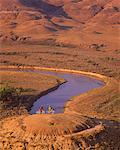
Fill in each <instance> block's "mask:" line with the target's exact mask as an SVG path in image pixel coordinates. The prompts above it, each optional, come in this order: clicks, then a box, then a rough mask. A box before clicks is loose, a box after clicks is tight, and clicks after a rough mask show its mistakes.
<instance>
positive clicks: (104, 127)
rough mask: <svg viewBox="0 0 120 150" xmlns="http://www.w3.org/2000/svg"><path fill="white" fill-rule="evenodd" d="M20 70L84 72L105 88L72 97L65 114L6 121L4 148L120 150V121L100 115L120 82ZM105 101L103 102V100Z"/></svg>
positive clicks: (2, 140)
mask: <svg viewBox="0 0 120 150" xmlns="http://www.w3.org/2000/svg"><path fill="white" fill-rule="evenodd" d="M10 67H11V66H10ZM3 68H4V66H3ZM8 68H9V66H8ZM11 68H15V67H14V66H13V67H11ZM19 68H21V69H23V68H24V69H43V70H53V71H65V72H73V73H81V74H84V75H90V76H93V77H97V78H99V79H101V80H103V81H104V82H105V83H106V85H105V86H104V87H102V88H99V89H95V90H92V91H90V92H88V93H85V94H82V95H81V96H77V97H75V98H73V100H72V101H69V102H68V103H67V105H66V108H65V112H64V113H63V114H56V115H32V116H30V115H27V116H26V115H22V116H19V117H12V118H8V119H3V120H2V121H1V131H0V134H1V137H2V138H1V148H3V149H5V148H6V149H10V148H11V149H21V150H22V149H31V150H34V149H43V150H53V149H54V150H57V149H58V150H63V149H65V150H75V149H91V148H93V149H96V150H98V149H100V150H102V149H118V148H119V147H120V145H119V136H120V135H119V133H120V132H119V130H120V128H119V122H117V121H116V122H115V121H110V120H108V118H110V119H112V118H113V117H114V116H112V115H108V114H105V113H103V112H102V113H101V112H99V110H100V109H99V108H100V106H101V104H105V103H107V102H106V98H105V97H106V96H107V95H108V94H109V95H116V94H118V92H119V83H118V82H117V81H116V80H115V79H113V78H108V77H106V76H103V75H99V74H95V73H89V72H82V71H74V70H66V69H53V68H40V67H32V68H31V67H19ZM102 99H103V101H101V100H102ZM96 102H97V103H96ZM98 106H99V107H98ZM115 113H116V112H115ZM95 117H96V118H95ZM118 117H119V114H117V113H116V116H115V118H114V120H115V119H116V120H118ZM105 118H106V120H105ZM8 124H9V126H8ZM113 137H114V138H113Z"/></svg>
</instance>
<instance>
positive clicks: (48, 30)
mask: <svg viewBox="0 0 120 150" xmlns="http://www.w3.org/2000/svg"><path fill="white" fill-rule="evenodd" d="M0 4H1V5H0V16H1V18H0V39H1V40H2V41H6V40H7V41H9V40H10V41H11V40H12V41H14V42H16V41H17V42H18V41H19V42H28V41H30V42H39V43H43V44H44V43H45V44H46V43H47V44H52V45H54V44H57V45H58V44H59V45H70V46H71V45H72V46H73V45H75V46H76V45H77V46H79V47H80V46H83V47H95V46H98V47H105V48H106V49H108V50H110V49H111V50H115V49H117V48H118V35H119V29H118V26H119V23H120V22H119V17H120V13H119V12H120V7H119V6H120V2H119V1H118V0H12V2H11V1H10V0H0ZM91 37H92V38H91Z"/></svg>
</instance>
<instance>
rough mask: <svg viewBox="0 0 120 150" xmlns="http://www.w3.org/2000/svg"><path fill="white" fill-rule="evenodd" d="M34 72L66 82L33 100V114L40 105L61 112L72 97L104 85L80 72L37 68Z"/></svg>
mask: <svg viewBox="0 0 120 150" xmlns="http://www.w3.org/2000/svg"><path fill="white" fill-rule="evenodd" d="M34 72H36V73H42V74H49V75H54V76H57V77H60V78H64V79H65V80H66V81H67V82H66V83H64V84H62V85H60V86H59V87H58V89H56V90H55V91H52V92H50V93H48V94H46V95H44V96H42V97H40V98H39V99H38V100H37V101H35V102H34V104H33V106H32V108H31V111H30V113H31V114H35V113H36V112H37V111H38V110H39V108H40V106H41V105H42V106H43V107H44V108H45V110H46V111H47V108H48V106H49V105H51V106H52V107H54V109H55V113H62V112H64V106H65V104H66V103H67V101H68V100H70V99H71V98H72V97H74V96H76V95H80V94H82V93H85V92H88V91H90V90H92V89H95V88H100V87H102V86H104V85H105V83H104V82H102V81H100V80H97V79H95V78H91V77H88V76H84V75H81V74H73V73H63V72H53V71H49V72H48V71H38V70H37V71H34Z"/></svg>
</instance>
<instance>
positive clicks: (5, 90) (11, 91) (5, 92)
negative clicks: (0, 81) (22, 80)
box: [0, 86, 21, 101]
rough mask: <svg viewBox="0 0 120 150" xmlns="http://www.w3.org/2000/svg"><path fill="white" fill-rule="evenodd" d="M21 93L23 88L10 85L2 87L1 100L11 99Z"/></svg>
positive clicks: (0, 90)
mask: <svg viewBox="0 0 120 150" xmlns="http://www.w3.org/2000/svg"><path fill="white" fill-rule="evenodd" d="M20 93H21V89H18V88H13V87H9V86H5V87H1V88H0V101H11V100H12V99H15V98H16V97H18V96H19V95H20Z"/></svg>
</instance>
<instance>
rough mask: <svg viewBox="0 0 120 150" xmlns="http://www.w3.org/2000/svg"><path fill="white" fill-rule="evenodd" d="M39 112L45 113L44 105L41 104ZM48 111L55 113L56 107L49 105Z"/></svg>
mask: <svg viewBox="0 0 120 150" xmlns="http://www.w3.org/2000/svg"><path fill="white" fill-rule="evenodd" d="M37 113H39V114H45V113H46V111H45V109H44V107H43V106H41V107H40V108H39V110H38V112H37ZM47 113H48V114H54V113H55V110H54V108H53V107H52V106H50V105H49V106H48V110H47Z"/></svg>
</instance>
